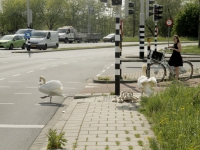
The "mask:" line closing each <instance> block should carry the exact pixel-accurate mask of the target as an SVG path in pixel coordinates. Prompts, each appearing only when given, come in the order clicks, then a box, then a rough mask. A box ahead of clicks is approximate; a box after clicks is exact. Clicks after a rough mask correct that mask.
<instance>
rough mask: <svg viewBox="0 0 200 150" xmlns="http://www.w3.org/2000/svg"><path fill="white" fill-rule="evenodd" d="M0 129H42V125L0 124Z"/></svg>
mask: <svg viewBox="0 0 200 150" xmlns="http://www.w3.org/2000/svg"><path fill="white" fill-rule="evenodd" d="M0 128H44V125H16V124H0Z"/></svg>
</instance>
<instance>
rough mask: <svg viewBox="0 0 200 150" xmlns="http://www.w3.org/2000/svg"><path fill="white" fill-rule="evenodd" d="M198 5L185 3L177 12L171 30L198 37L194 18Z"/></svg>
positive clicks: (197, 13)
mask: <svg viewBox="0 0 200 150" xmlns="http://www.w3.org/2000/svg"><path fill="white" fill-rule="evenodd" d="M198 9H199V7H198V5H196V4H195V3H187V4H186V5H185V6H184V8H183V9H182V10H181V11H180V13H178V14H177V16H176V18H175V22H174V26H173V32H174V33H176V34H178V35H179V36H186V37H194V38H197V37H198V24H197V23H196V22H195V20H198V19H199V17H198V15H199V10H198Z"/></svg>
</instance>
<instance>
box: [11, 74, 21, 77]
mask: <svg viewBox="0 0 200 150" xmlns="http://www.w3.org/2000/svg"><path fill="white" fill-rule="evenodd" d="M19 75H21V74H16V75H13V77H16V76H19Z"/></svg>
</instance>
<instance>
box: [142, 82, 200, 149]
mask: <svg viewBox="0 0 200 150" xmlns="http://www.w3.org/2000/svg"><path fill="white" fill-rule="evenodd" d="M141 106H142V107H141V108H140V111H141V113H143V114H145V116H147V118H148V120H151V121H152V129H153V131H154V133H155V135H156V140H157V142H158V145H159V146H158V147H160V149H166V150H168V149H169V150H199V149H200V142H199V139H200V128H199V127H200V86H197V87H189V86H185V85H183V84H182V83H180V82H177V81H174V82H173V83H172V84H171V85H170V86H169V87H168V88H166V90H165V91H162V92H160V93H158V94H156V95H154V96H152V97H149V98H147V97H142V98H141ZM153 143H154V147H156V146H155V143H156V142H155V141H154V142H153Z"/></svg>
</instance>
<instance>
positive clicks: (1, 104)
mask: <svg viewBox="0 0 200 150" xmlns="http://www.w3.org/2000/svg"><path fill="white" fill-rule="evenodd" d="M13 104H14V103H0V105H13Z"/></svg>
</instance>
